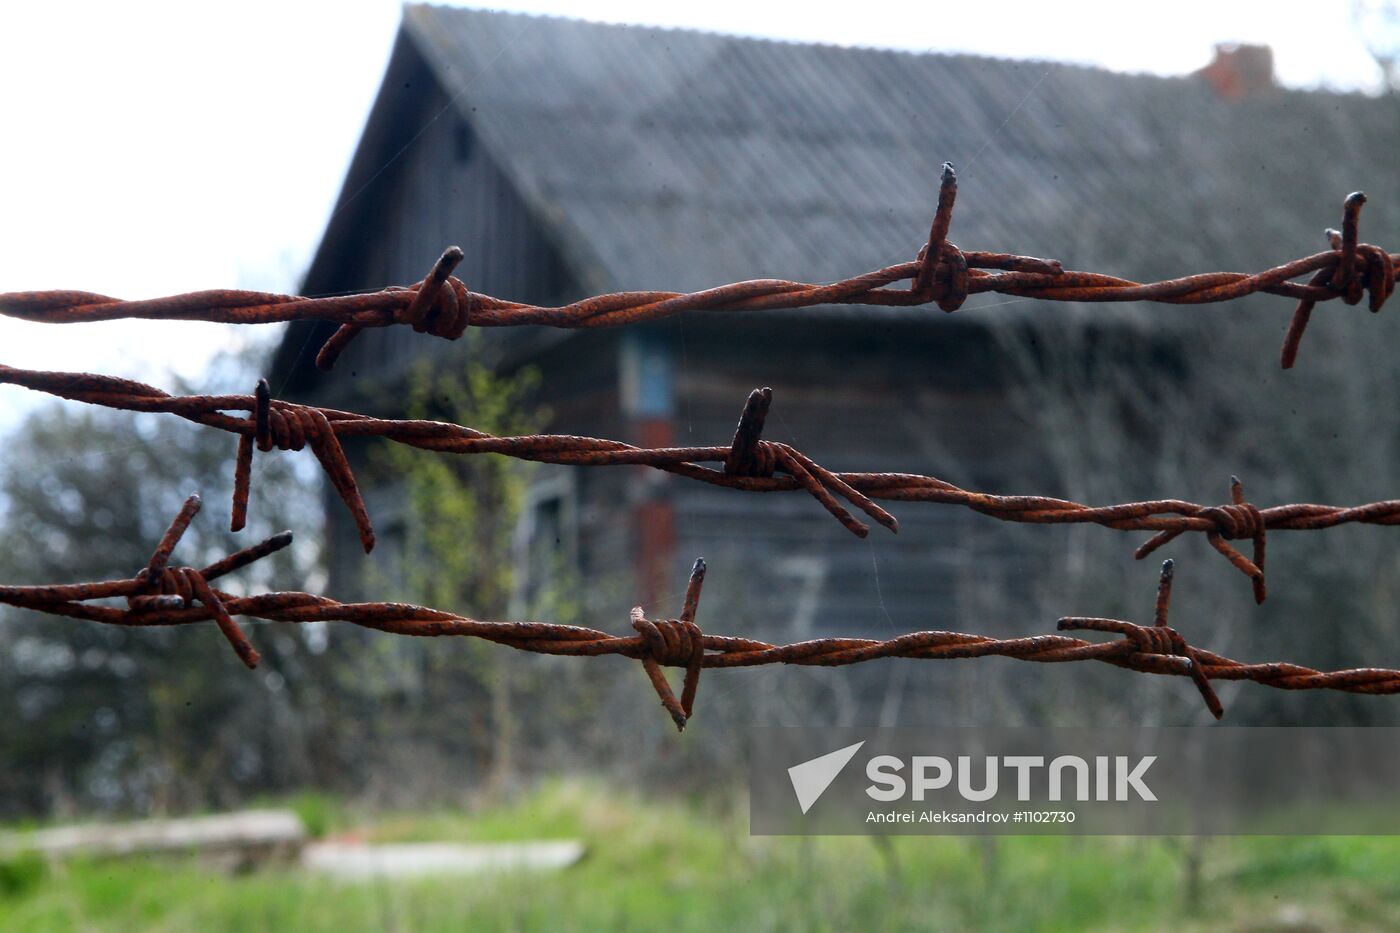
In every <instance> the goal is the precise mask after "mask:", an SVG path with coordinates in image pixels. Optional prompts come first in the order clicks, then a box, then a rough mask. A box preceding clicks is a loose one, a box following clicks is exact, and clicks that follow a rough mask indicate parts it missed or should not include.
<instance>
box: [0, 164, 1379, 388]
mask: <svg viewBox="0 0 1400 933" xmlns="http://www.w3.org/2000/svg"><path fill="white" fill-rule="evenodd" d="M956 196H957V176H956V174H955V173H954V171H953V166H952V165H951V164H949V163H944V165H943V173H942V178H941V181H940V185H939V192H938V204H937V209H936V211H935V213H934V219H933V223H932V225H931V227H930V230H929V237H928V241H927V243H925V244H924V245H923V247H922V248H921V249H920V251H919V253H918V255H917V256H916V258H915V259H914V260H912V261H910V262H903V263H898V264H896V265H893V266H888V267H886V268H883V269H877V270H874V271H872V272H867V273H865V274H863V275H858V276H855V277H853V278H849V279H844V280H842V281H839V282H832V283H830V284H827V285H811V284H807V283H803V282H790V281H786V280H783V279H755V280H751V281H747V282H734V283H731V284H728V285H720V286H717V287H714V288H708V289H705V290H703V291H698V292H691V293H688V294H683V293H680V292H667V291H635V292H617V293H614V294H609V295H598V296H595V297H592V298H586V299H584V300H582V301H576V302H574V303H572V304H568V305H563V306H561V307H553V308H550V307H541V306H538V305H530V304H524V303H521V302H515V301H507V300H504V299H500V298H493V297H491V296H489V295H482V294H478V293H476V292H472V291H470V290H469V289H468V288H467V286H466V285H465V284H464V283H463V282H462V281H461V280H460V279H458V278H456V277H455V276H453V275H452V272H453V270H454V269H455V268H456V267H457V264H458V263H460V262H461V260H462V256H463V254H462V251H461V249H459V248H458V247H456V246H452V247H449V248H448V249H447V250H446V251H445V252H444V253H443V254H442V256H441V257H440V258H439V259H438V261H437V262H436V263H435V264H434V266H433V268H432V270H431V271H430V272H429V273H428V275H427V276H426V277H425V278H424V279H423V280H422V281H420V282H418V283H416V284H414V285H412V286H409V287H406V288H404V287H397V286H393V287H389V288H385V289H382V290H380V291H377V292H370V293H366V294H356V295H337V296H331V297H322V298H305V297H300V296H296V295H278V294H271V293H265V292H252V291H241V290H232V289H219V290H212V291H199V292H188V293H185V294H180V295H171V296H169V297H165V298H153V299H146V300H140V301H122V300H120V299H117V298H111V297H108V296H106V295H99V294H94V293H92V292H81V291H38V292H11V293H8V294H0V314H6V315H10V316H11V317H17V318H23V319H26V320H31V321H43V322H48V323H56V324H64V323H74V322H81V321H107V320H113V319H115V318H150V319H155V320H200V321H219V322H224V323H231V324H266V323H273V322H279V321H294V320H308V319H312V320H320V321H328V322H331V323H336V324H339V325H340V327H339V329H337V330H336V331H335V333H334V335H333V336H331V337H330V339H328V340H327V341H326V343H325V344H324V345H323V346H322V347H321V350H320V352H319V353H318V354H317V357H316V363H317V365H318V366H320V367H321V368H323V369H329V368H330V367H331V366H332V365H333V364H334V362H335V360H336V358H337V357H338V356H339V355H340V353H341V351H343V350H344V349H345V347H346V346H348V345H349V343H350V341H351V340H353V339H354V338H355V336H356V335H357V334H359V333H360V332H361V331H363V330H364V329H365V328H369V327H387V326H390V325H393V324H407V325H409V326H411V327H412V328H413V329H414V330H415V331H418V332H420V333H429V334H433V335H435V336H438V337H443V338H445V339H448V340H455V339H457V338H458V337H461V336H462V334H463V333H465V332H466V329H467V327H468V326H475V327H513V326H520V325H543V326H549V327H563V328H584V327H614V326H618V325H624V324H634V323H638V322H641V321H651V320H656V319H658V318H663V317H668V316H670V315H673V314H680V313H682V312H685V311H759V310H772V309H780V308H783V309H793V308H808V307H812V306H814V305H832V304H860V305H883V306H904V307H908V306H916V305H926V304H936V305H937V306H938V307H939V308H941V309H942V310H944V311H955V310H957V309H958V308H959V307H961V306H962V304H963V302H964V301H966V300H967V298H968V296H970V295H977V294H982V293H985V292H996V293H999V294H1004V295H1014V296H1019V297H1024V298H1038V299H1043V300H1047V301H1084V302H1090V301H1092V302H1122V301H1155V302H1163V303H1167V304H1209V303H1214V302H1222V301H1231V300H1233V299H1236V298H1241V297H1243V296H1245V295H1249V294H1253V293H1255V292H1264V293H1267V294H1271V295H1283V296H1286V297H1289V298H1294V299H1297V301H1298V305H1297V308H1296V309H1295V310H1294V313H1293V319H1292V321H1291V323H1290V324H1289V327H1288V331H1287V334H1286V336H1285V338H1284V344H1283V350H1282V353H1281V362H1282V364H1283V367H1284V368H1285V369H1288V368H1289V367H1291V366H1292V365H1293V363H1294V361H1295V360H1296V359H1297V355H1298V345H1299V343H1300V341H1301V340H1302V338H1303V333H1304V330H1305V329H1306V328H1307V325H1308V321H1309V319H1310V317H1311V315H1312V311H1313V308H1314V307H1315V306H1316V304H1317V303H1318V302H1321V301H1330V300H1332V299H1334V298H1341V299H1342V300H1344V301H1345V302H1347V303H1348V304H1353V305H1354V304H1357V303H1359V302H1360V301H1361V299H1362V297H1363V296H1364V295H1366V294H1369V296H1370V302H1369V307H1370V309H1371V310H1372V311H1379V310H1380V308H1381V306H1382V305H1383V304H1384V303H1385V301H1386V299H1388V298H1389V297H1390V295H1391V293H1392V292H1393V291H1394V290H1395V265H1396V263H1397V262H1400V254H1394V253H1388V252H1386V251H1385V250H1384V249H1382V248H1380V247H1378V246H1374V245H1371V244H1369V243H1361V242H1360V241H1359V234H1358V229H1359V228H1358V221H1359V217H1360V212H1361V206H1362V205H1363V204H1364V203H1365V201H1366V198H1365V195H1363V194H1361V193H1360V192H1357V193H1355V194H1352V195H1351V196H1350V197H1348V198H1347V199H1346V203H1345V205H1344V207H1343V216H1342V229H1341V231H1340V232H1337V231H1332V230H1329V231H1328V237H1329V247H1330V248H1329V249H1327V250H1325V251H1323V252H1319V253H1314V254H1313V255H1311V256H1305V257H1302V258H1301V259H1295V260H1293V261H1292V262H1287V263H1284V264H1282V265H1278V266H1275V267H1273V268H1272V269H1267V270H1265V271H1263V272H1259V273H1255V274H1252V275H1251V274H1247V273H1242V272H1207V273H1202V274H1199V275H1190V276H1186V277H1183V278H1176V279H1167V280H1164V281H1160V282H1152V283H1146V284H1144V283H1139V282H1134V281H1131V280H1128V279H1123V278H1118V277H1116V276H1111V275H1103V274H1100V273H1096V272H1075V271H1066V270H1064V269H1063V268H1062V267H1061V265H1060V263H1059V262H1058V261H1056V260H1053V259H1037V258H1034V257H1030V256H1016V255H1012V254H1009V253H993V252H981V251H972V250H962V249H960V248H959V247H958V246H956V245H955V244H953V243H952V242H951V241H950V240H949V239H948V234H949V231H950V228H951V224H952V216H953V203H954V201H955V199H956ZM1309 273H1311V274H1312V277H1311V279H1309V280H1308V282H1307V283H1306V284H1302V283H1298V282H1294V281H1292V280H1293V279H1295V278H1298V277H1300V276H1303V275H1308V274H1309ZM904 280H909V287H908V288H892V287H890V286H892V285H893V284H894V283H896V282H900V281H904Z"/></svg>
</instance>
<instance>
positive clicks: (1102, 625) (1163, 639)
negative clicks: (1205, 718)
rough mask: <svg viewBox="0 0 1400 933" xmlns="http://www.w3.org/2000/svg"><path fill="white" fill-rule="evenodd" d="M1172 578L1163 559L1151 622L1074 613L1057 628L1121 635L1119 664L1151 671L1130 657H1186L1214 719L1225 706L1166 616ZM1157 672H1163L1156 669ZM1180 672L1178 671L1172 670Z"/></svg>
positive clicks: (1221, 714)
mask: <svg viewBox="0 0 1400 933" xmlns="http://www.w3.org/2000/svg"><path fill="white" fill-rule="evenodd" d="M1172 577H1173V564H1172V562H1171V561H1169V560H1166V561H1163V562H1162V573H1161V576H1160V577H1158V581H1157V605H1156V607H1155V609H1154V612H1153V619H1152V624H1151V625H1138V624H1136V623H1134V622H1125V621H1123V620H1121V619H1095V618H1081V617H1077V616H1071V617H1066V618H1063V619H1061V620H1060V623H1059V626H1058V628H1059V629H1060V631H1066V630H1072V629H1078V630H1086V629H1087V630H1090V631H1096V632H1114V633H1116V634H1118V635H1122V636H1123V637H1122V639H1121V640H1120V641H1119V642H1118V645H1120V646H1122V647H1121V649H1118V650H1121V651H1122V653H1123V655H1124V656H1123V657H1122V663H1124V665H1125V666H1127V667H1134V668H1137V669H1144V670H1151V669H1152V668H1151V667H1138V665H1137V664H1134V663H1133V656H1134V655H1139V656H1143V655H1145V656H1147V657H1162V658H1185V659H1186V661H1187V664H1188V667H1187V671H1186V673H1187V674H1189V675H1190V677H1191V680H1192V682H1193V683H1195V685H1196V690H1197V691H1199V692H1200V694H1201V699H1203V700H1205V703H1206V708H1207V709H1209V710H1210V712H1211V715H1212V716H1214V717H1215V718H1216V719H1219V718H1220V717H1221V716H1224V715H1225V707H1224V706H1222V705H1221V703H1220V697H1219V696H1217V695H1216V692H1215V688H1214V687H1213V686H1211V683H1210V678H1208V677H1207V676H1206V671H1205V667H1204V666H1203V665H1202V664H1201V659H1200V656H1199V655H1198V654H1197V653H1196V649H1195V648H1192V647H1191V646H1190V645H1189V644H1187V643H1186V639H1185V638H1183V637H1182V636H1181V633H1179V632H1178V631H1177V630H1176V629H1174V628H1172V627H1171V626H1169V625H1167V615H1168V613H1169V612H1170V611H1171V598H1172ZM1158 673H1166V672H1164V671H1160V670H1159V671H1158ZM1175 673H1180V671H1175Z"/></svg>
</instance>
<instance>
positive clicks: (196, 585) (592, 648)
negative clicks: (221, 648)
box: [0, 495, 1400, 729]
mask: <svg viewBox="0 0 1400 933" xmlns="http://www.w3.org/2000/svg"><path fill="white" fill-rule="evenodd" d="M199 508H200V500H199V497H198V496H197V495H196V496H191V497H190V498H189V499H188V500H187V501H186V502H185V505H184V507H183V508H182V509H181V510H180V512H179V514H178V515H177V516H176V517H175V520H174V521H173V522H172V523H171V525H170V529H169V530H168V531H167V532H166V533H165V536H164V537H163V538H162V539H161V542H160V544H159V545H158V546H157V548H156V550H155V553H154V554H153V555H152V557H151V560H150V562H149V563H148V565H147V566H146V567H145V568H143V569H142V570H141V571H140V572H139V573H137V574H136V576H134V577H132V578H131V579H129V580H112V581H106V582H100V583H77V584H65V585H55V586H0V603H4V604H8V605H11V606H16V607H18V608H21V609H29V610H33V611H36V612H42V613H47V614H50V615H57V616H66V617H69V618H74V619H84V620H88V621H92V622H100V623H104V624H107V625H124V626H133V627H161V626H178V625H191V624H196V623H201V622H209V621H213V622H214V623H215V624H216V625H217V626H218V628H219V630H220V631H221V632H222V634H223V635H224V637H225V638H226V639H227V640H228V641H229V643H230V644H231V645H232V646H233V648H234V651H235V652H236V653H237V655H238V657H239V659H240V660H241V661H242V662H243V663H244V664H246V665H247V666H248V667H250V668H251V667H255V666H256V665H257V664H258V662H259V655H258V652H257V651H256V649H254V648H253V646H252V644H251V643H250V642H249V641H248V639H247V637H246V636H245V635H244V633H243V631H242V630H241V629H240V628H239V627H238V625H237V624H236V623H235V622H234V621H233V618H232V617H233V616H243V617H245V618H251V619H261V620H264V621H267V622H282V623H303V622H347V623H350V624H353V625H358V626H361V627H364V628H369V629H374V630H376V631H381V632H387V633H390V634H395V635H410V636H425V637H439V636H461V637H470V638H481V639H484V640H486V641H491V642H495V643H497V644H500V645H505V646H507V647H510V648H515V649H518V650H521V651H529V652H533V653H536V654H551V655H569V656H579V657H600V656H603V655H619V656H621V657H626V658H631V659H633V660H637V661H641V662H642V666H643V669H644V671H645V673H646V675H647V679H648V680H649V681H650V682H651V685H652V687H653V688H654V689H655V690H656V693H657V696H658V697H659V699H660V700H661V704H662V706H663V707H664V708H665V709H666V711H667V712H668V713H669V714H670V716H671V719H672V721H673V722H675V724H676V727H677V728H678V729H684V728H685V726H686V723H687V722H688V721H689V720H690V719H691V717H692V716H693V715H694V704H695V697H696V693H697V691H698V690H699V686H700V673H701V671H702V670H705V669H707V668H737V667H756V666H759V665H764V664H796V665H807V666H824V667H835V666H843V665H848V664H858V663H862V662H865V661H873V660H876V659H879V658H910V659H916V660H952V659H966V658H984V657H1004V658H1015V659H1018V660H1022V661H1036V662H1040V663H1059V662H1068V661H1101V662H1104V663H1106V664H1112V665H1115V666H1117V667H1123V668H1127V669H1129V670H1133V671H1138V672H1141V673H1147V674H1163V675H1170V676H1177V677H1189V678H1191V680H1192V681H1193V683H1194V684H1195V686H1196V688H1197V690H1198V691H1199V692H1200V694H1201V697H1202V698H1203V699H1204V700H1205V703H1206V706H1207V708H1208V709H1209V710H1210V712H1211V714H1212V715H1213V716H1214V717H1215V718H1216V719H1219V718H1221V716H1223V715H1224V707H1223V706H1222V704H1221V702H1220V699H1219V697H1218V696H1217V695H1216V692H1215V689H1214V687H1213V686H1212V682H1213V681H1219V680H1249V681H1253V682H1255V683H1258V684H1262V685H1263V686H1266V687H1274V688H1276V689H1280V690H1340V691H1345V692H1348V693H1362V694H1394V693H1400V670H1390V669H1384V668H1353V669H1349V670H1338V671H1318V670H1314V669H1313V668H1309V667H1304V666H1302V665H1298V664H1288V663H1266V664H1247V663H1243V662H1240V661H1235V660H1232V659H1230V658H1227V657H1224V656H1223V655H1219V654H1215V653H1213V652H1210V651H1206V650H1203V649H1199V648H1195V647H1193V646H1191V645H1190V644H1189V643H1188V642H1187V641H1186V640H1185V639H1184V638H1183V637H1182V636H1181V634H1180V633H1179V632H1178V631H1177V630H1176V629H1173V628H1171V627H1170V626H1168V624H1167V621H1168V620H1167V615H1168V610H1169V604H1170V600H1171V586H1172V562H1171V561H1166V562H1164V563H1163V565H1162V574H1161V579H1160V583H1159V585H1158V590H1157V601H1156V607H1155V611H1154V617H1153V621H1152V624H1151V625H1138V624H1136V623H1133V622H1126V621H1123V620H1119V619H1101V618H1083V617H1076V616H1067V617H1065V618H1062V619H1060V620H1059V626H1058V627H1059V629H1060V630H1061V631H1071V630H1079V631H1097V632H1107V633H1111V634H1116V635H1119V636H1121V637H1120V638H1118V639H1116V640H1114V641H1108V642H1091V641H1087V640H1085V639H1081V638H1073V637H1069V636H1064V635H1033V636H1027V637H1022V638H992V637H989V636H986V635H973V634H967V633H963V632H941V631H925V632H910V633H908V634H905V635H900V636H898V637H897V638H890V639H887V640H883V641H880V640H876V639H870V638H818V639H813V640H811V641H803V642H796V643H793V644H788V645H774V644H770V643H768V642H764V641H757V640H755V639H751V638H737V637H733V636H728V635H712V634H706V633H704V632H703V631H701V629H700V626H699V624H698V623H697V622H696V621H695V619H696V615H697V613H698V610H699V605H700V591H701V587H702V586H703V584H704V580H705V569H706V568H705V562H704V560H697V561H696V562H695V566H694V569H693V570H692V571H691V575H690V582H689V585H688V587H687V589H686V593H685V600H684V602H683V604H682V609H681V613H680V617H679V618H677V619H648V618H647V616H646V613H645V612H644V611H643V610H642V608H641V607H637V608H634V609H633V610H632V612H631V626H632V629H633V631H634V632H635V634H633V635H614V634H610V633H608V632H604V631H600V630H598V629H591V628H583V627H580V626H574V625H560V624H556V623H550V622H489V621H481V620H477V619H471V618H468V617H466V616H461V615H457V614H455V613H451V612H445V611H443V610H439V609H430V608H427V607H424V606H415V605H411V604H408V603H392V602H366V603H342V602H337V601H336V600H334V599H331V598H329V597H325V596H316V595H313V594H311V593H300V592H276V593H262V594H257V595H251V596H238V595H235V594H232V593H227V592H224V591H221V590H217V589H214V588H213V587H212V586H210V584H209V581H211V580H214V579H217V578H218V577H221V576H223V575H225V574H227V573H230V572H232V571H234V570H237V569H239V568H241V567H245V566H247V565H248V564H251V563H252V562H254V561H256V560H260V559H261V558H263V557H266V556H268V555H269V554H272V553H274V552H276V551H279V550H281V549H282V548H284V547H286V546H287V545H288V544H290V543H291V540H292V534H291V532H283V533H282V534H279V535H276V536H274V537H271V538H268V539H267V540H266V541H263V542H261V543H260V544H257V545H254V546H253V547H250V548H245V549H243V550H241V551H237V552H235V553H233V554H230V555H229V556H227V557H225V558H224V559H222V560H220V561H217V562H215V563H213V564H210V565H209V566H207V567H204V568H202V569H195V568H192V567H171V566H169V560H170V557H171V553H172V552H173V550H174V548H175V546H176V544H177V543H178V542H179V539H180V537H181V535H183V534H184V532H185V529H186V528H187V527H188V526H189V524H190V521H191V519H193V518H194V515H195V513H197V512H198V511H199ZM113 597H119V598H125V599H126V601H127V606H126V608H124V609H123V608H119V607H117V606H112V605H96V604H94V603H92V602H91V601H92V600H100V599H110V598H113ZM666 667H679V668H683V669H684V671H685V674H684V678H683V681H682V686H681V695H680V697H679V698H677V696H676V694H675V691H674V690H673V688H672V686H671V684H670V682H669V681H668V680H667V678H666V675H665V672H664V670H663V669H664V668H666Z"/></svg>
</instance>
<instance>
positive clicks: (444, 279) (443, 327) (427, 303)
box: [316, 246, 472, 370]
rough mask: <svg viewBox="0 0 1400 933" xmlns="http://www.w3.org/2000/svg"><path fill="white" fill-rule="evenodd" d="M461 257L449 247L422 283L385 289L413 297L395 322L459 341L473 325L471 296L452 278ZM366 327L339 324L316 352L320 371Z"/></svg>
mask: <svg viewBox="0 0 1400 933" xmlns="http://www.w3.org/2000/svg"><path fill="white" fill-rule="evenodd" d="M462 257H463V253H462V249H461V247H459V246H449V247H448V248H447V249H445V250H443V253H442V255H441V256H439V257H438V261H437V262H435V263H434V264H433V268H432V271H431V272H429V273H428V275H427V276H426V277H425V278H424V279H423V280H422V281H421V282H417V283H415V284H413V285H410V286H408V287H407V288H404V287H403V286H399V285H391V286H389V287H388V288H386V289H384V291H386V292H411V293H412V295H413V297H411V298H410V299H409V301H408V304H407V305H404V306H403V307H401V308H399V309H398V310H396V311H394V312H393V318H392V320H393V322H394V323H395V324H408V325H410V326H411V327H412V328H413V329H414V330H416V331H417V332H418V333H420V334H424V333H426V334H432V335H433V336H435V337H445V338H446V339H448V340H456V339H457V338H458V337H460V336H462V334H464V333H466V331H467V325H468V324H470V323H471V321H470V316H471V315H470V312H471V303H472V293H471V292H470V291H469V290H468V289H467V286H466V285H465V284H464V283H463V282H462V281H461V280H460V279H458V278H455V277H454V276H453V275H452V270H453V269H455V268H457V264H458V263H459V262H461V261H462ZM365 326H366V325H364V324H359V323H354V324H342V325H340V327H339V328H337V329H336V331H335V333H333V334H331V336H330V337H329V338H328V339H327V340H326V342H325V343H323V344H322V345H321V349H320V350H318V351H317V352H316V366H317V368H318V369H322V370H329V369H330V368H331V367H332V366H334V365H335V361H336V360H337V359H339V358H340V354H341V353H343V352H344V351H345V348H346V347H348V346H349V345H350V342H351V341H352V340H354V339H355V338H356V337H357V336H359V334H360V331H362V330H364V329H365ZM376 326H377V325H376Z"/></svg>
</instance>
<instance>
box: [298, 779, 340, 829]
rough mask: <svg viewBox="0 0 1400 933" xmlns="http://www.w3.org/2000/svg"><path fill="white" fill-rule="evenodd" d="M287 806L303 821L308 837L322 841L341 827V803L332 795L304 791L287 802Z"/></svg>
mask: <svg viewBox="0 0 1400 933" xmlns="http://www.w3.org/2000/svg"><path fill="white" fill-rule="evenodd" d="M286 806H288V807H290V808H291V809H292V811H293V812H295V813H296V815H297V816H298V817H299V818H300V819H301V823H302V825H303V826H305V827H306V832H307V835H309V836H310V837H311V838H312V839H320V838H321V837H323V836H325V835H326V834H328V833H329V832H330V831H331V830H332V829H334V828H336V827H337V826H339V825H340V822H341V819H342V815H341V807H340V801H339V800H337V799H336V798H335V797H333V796H331V795H330V794H325V793H320V792H317V791H313V790H304V791H301V792H299V793H297V794H295V795H294V796H293V797H292V798H291V799H290V800H288V801H286Z"/></svg>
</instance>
